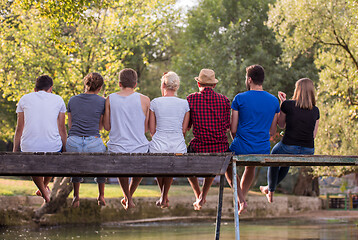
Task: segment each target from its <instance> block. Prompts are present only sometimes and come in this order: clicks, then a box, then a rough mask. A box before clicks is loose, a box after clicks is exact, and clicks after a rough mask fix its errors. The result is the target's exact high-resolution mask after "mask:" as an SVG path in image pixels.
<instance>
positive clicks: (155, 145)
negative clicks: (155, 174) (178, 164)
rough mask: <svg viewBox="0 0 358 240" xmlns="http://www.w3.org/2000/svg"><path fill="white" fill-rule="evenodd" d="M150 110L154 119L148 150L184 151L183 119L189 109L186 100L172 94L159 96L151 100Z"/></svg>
mask: <svg viewBox="0 0 358 240" xmlns="http://www.w3.org/2000/svg"><path fill="white" fill-rule="evenodd" d="M150 110H151V111H152V112H154V113H155V119H156V132H155V134H154V136H153V138H152V141H151V142H150V152H158V153H160V152H167V153H185V152H186V145H185V139H184V135H183V121H184V116H185V114H186V113H187V112H188V111H189V104H188V102H187V101H186V100H184V99H180V98H177V97H174V96H172V97H168V96H166V97H159V98H155V99H153V100H152V102H151V103H150Z"/></svg>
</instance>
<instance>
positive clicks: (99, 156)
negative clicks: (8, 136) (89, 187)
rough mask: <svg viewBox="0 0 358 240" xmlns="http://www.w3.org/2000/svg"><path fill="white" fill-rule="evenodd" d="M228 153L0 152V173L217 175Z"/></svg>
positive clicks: (225, 161) (221, 170) (14, 174)
mask: <svg viewBox="0 0 358 240" xmlns="http://www.w3.org/2000/svg"><path fill="white" fill-rule="evenodd" d="M231 157H232V154H231V153H215V154H208V153H203V154H194V153H189V154H182V155H177V154H150V153H148V154H120V153H0V175H7V176H36V175H39V176H88V177H90V176H105V177H118V176H182V177H185V176H216V175H223V174H225V171H226V169H227V166H228V165H229V163H230V159H231Z"/></svg>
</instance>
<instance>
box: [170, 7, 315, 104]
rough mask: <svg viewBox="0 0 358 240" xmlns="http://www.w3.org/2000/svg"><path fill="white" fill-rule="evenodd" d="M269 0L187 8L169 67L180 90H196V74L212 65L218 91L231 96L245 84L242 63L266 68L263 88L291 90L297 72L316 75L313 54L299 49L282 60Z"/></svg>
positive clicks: (272, 90)
mask: <svg viewBox="0 0 358 240" xmlns="http://www.w3.org/2000/svg"><path fill="white" fill-rule="evenodd" d="M272 2H273V1H272V0H255V1H251V0H244V1H235V0H202V1H199V5H198V6H197V7H195V8H194V9H192V10H190V11H189V12H188V16H187V19H186V21H185V22H184V23H183V26H184V27H185V29H184V30H183V32H182V33H181V34H179V35H178V39H179V40H178V41H177V43H176V44H175V45H176V48H177V49H176V53H177V54H176V55H175V57H174V59H173V69H174V70H175V71H177V72H178V74H179V75H180V76H181V79H182V81H183V84H182V87H183V90H184V94H186V95H187V94H189V93H191V92H194V91H197V86H196V82H195V81H194V77H196V76H198V74H199V72H200V70H201V69H202V68H212V69H213V70H214V71H215V73H216V77H217V78H218V79H219V83H218V85H217V91H218V92H220V93H223V94H224V95H226V96H228V97H229V98H230V99H233V97H234V96H235V95H236V94H237V93H238V92H239V91H244V90H246V87H245V83H244V82H245V68H246V67H247V66H249V65H252V64H260V65H262V66H263V67H264V68H265V69H266V80H265V82H264V89H265V90H267V91H269V92H271V93H272V94H274V95H276V94H277V91H278V90H281V91H285V92H287V93H288V95H291V94H292V92H293V89H294V83H295V81H297V80H298V79H299V78H302V77H310V78H312V79H313V80H314V79H317V76H316V70H315V67H314V65H313V64H312V62H313V59H312V57H311V56H310V55H308V54H302V55H301V56H300V58H298V59H297V61H295V62H294V64H292V65H291V66H289V65H287V64H283V63H282V60H281V52H282V51H281V47H280V44H279V43H278V42H277V41H276V39H275V36H274V33H273V32H272V30H270V29H269V28H268V27H267V26H266V25H265V21H267V11H268V3H272Z"/></svg>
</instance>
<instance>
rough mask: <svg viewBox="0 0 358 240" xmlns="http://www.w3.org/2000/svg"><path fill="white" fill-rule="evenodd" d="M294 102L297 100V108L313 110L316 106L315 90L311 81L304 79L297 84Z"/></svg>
mask: <svg viewBox="0 0 358 240" xmlns="http://www.w3.org/2000/svg"><path fill="white" fill-rule="evenodd" d="M292 100H295V101H296V106H297V107H300V108H302V109H309V110H312V108H313V107H314V106H316V98H315V89H314V85H313V82H312V80H311V79H309V78H302V79H300V80H298V81H297V82H296V87H295V92H294V94H293V97H292Z"/></svg>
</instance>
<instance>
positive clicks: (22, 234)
mask: <svg viewBox="0 0 358 240" xmlns="http://www.w3.org/2000/svg"><path fill="white" fill-rule="evenodd" d="M214 235H215V224H212V223H160V224H158V223H150V224H133V225H116V224H111V225H101V226H93V225H90V226H84V225H78V226H58V227H46V228H30V227H29V228H24V227H2V228H0V239H6V240H15V239H16V240H17V239H21V240H27V239H38V240H40V239H41V240H65V239H66V240H67V239H71V240H72V239H78V240H80V239H86V240H115V239H116V240H117V239H125V240H134V239H135V240H179V239H180V240H194V239H195V240H199V239H200V240H201V239H203V240H206V239H214ZM240 237H241V239H242V240H260V239H264V240H271V239H275V240H278V239H297V240H298V239H324V240H326V239H332V240H346V239H347V240H348V239H355V240H356V239H358V220H355V221H353V220H350V221H344V220H337V219H326V220H319V221H318V220H317V221H307V220H258V221H242V222H240ZM220 239H223V240H226V239H235V233H234V224H233V223H223V224H222V226H221V235H220Z"/></svg>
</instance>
